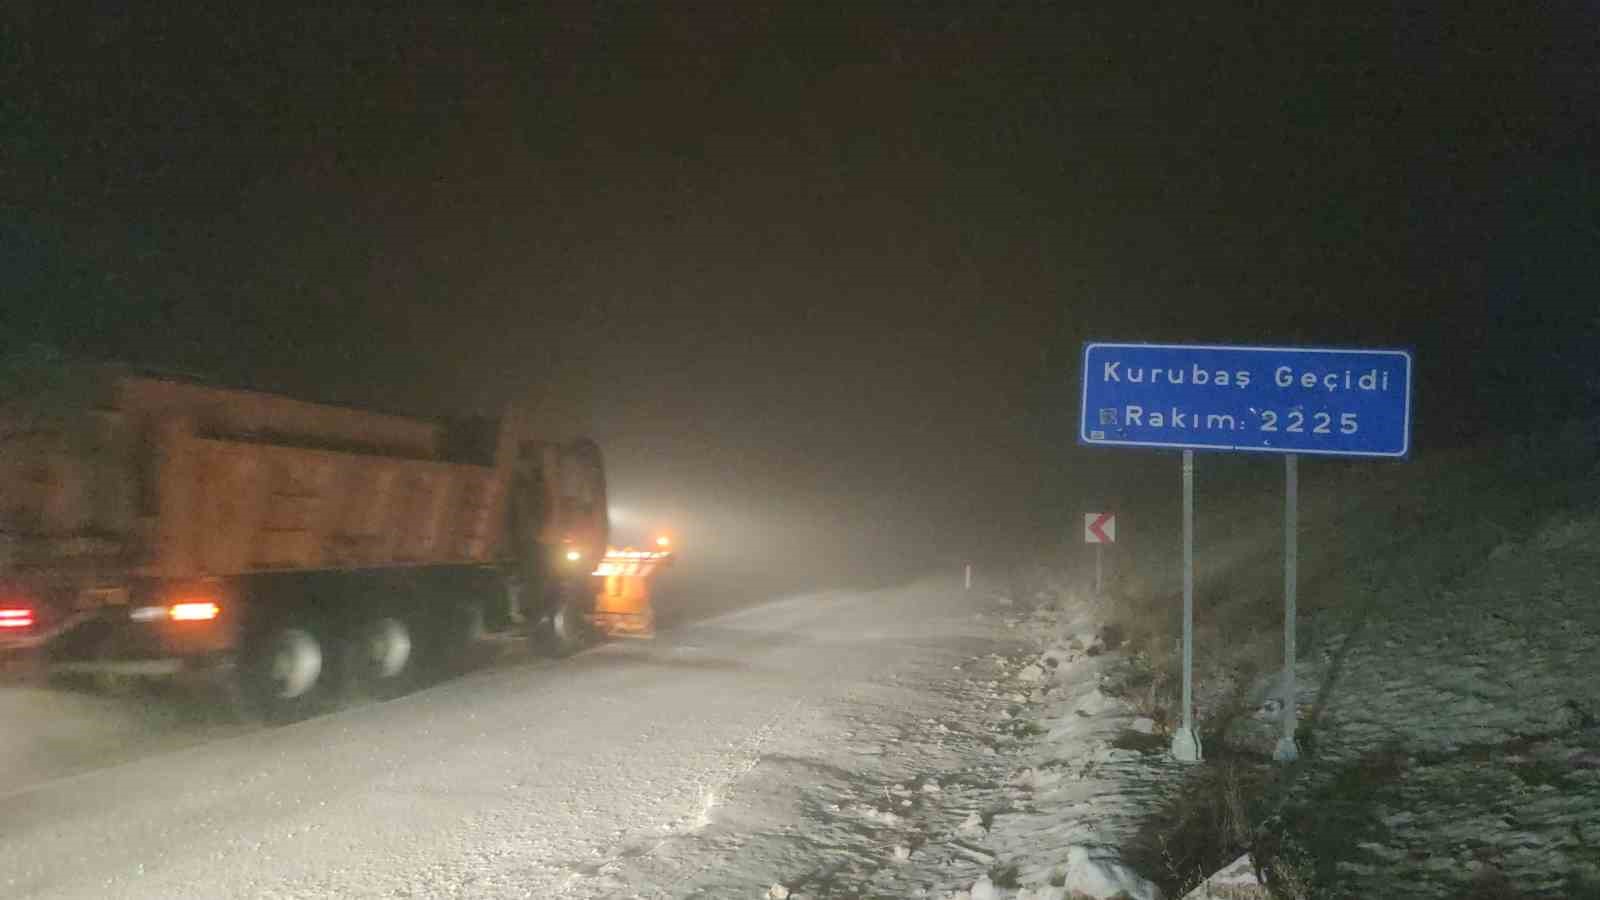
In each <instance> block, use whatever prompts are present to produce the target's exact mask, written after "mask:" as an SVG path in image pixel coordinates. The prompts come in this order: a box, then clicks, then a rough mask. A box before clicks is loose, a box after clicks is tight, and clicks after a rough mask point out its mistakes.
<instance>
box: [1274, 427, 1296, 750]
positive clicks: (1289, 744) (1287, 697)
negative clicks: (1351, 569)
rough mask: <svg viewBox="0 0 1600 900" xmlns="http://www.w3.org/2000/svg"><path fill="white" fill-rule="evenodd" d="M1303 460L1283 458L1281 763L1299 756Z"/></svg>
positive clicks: (1279, 742)
mask: <svg viewBox="0 0 1600 900" xmlns="http://www.w3.org/2000/svg"><path fill="white" fill-rule="evenodd" d="M1299 463H1300V458H1299V457H1298V456H1296V455H1295V454H1293V453H1291V454H1289V455H1288V456H1285V457H1284V458H1283V475H1284V479H1283V483H1284V490H1283V736H1282V737H1280V738H1278V747H1277V749H1276V750H1274V751H1273V753H1272V756H1273V758H1274V759H1276V760H1278V761H1279V762H1294V761H1295V760H1296V759H1298V758H1299V757H1300V747H1299V746H1298V745H1297V744H1296V743H1295V740H1294V736H1295V728H1296V726H1297V724H1298V723H1297V721H1296V720H1297V719H1298V718H1299V711H1298V704H1297V703H1296V701H1295V685H1294V625H1295V608H1294V607H1295V590H1296V588H1297V584H1296V581H1297V580H1298V578H1299V575H1300V572H1299V569H1300V465H1299Z"/></svg>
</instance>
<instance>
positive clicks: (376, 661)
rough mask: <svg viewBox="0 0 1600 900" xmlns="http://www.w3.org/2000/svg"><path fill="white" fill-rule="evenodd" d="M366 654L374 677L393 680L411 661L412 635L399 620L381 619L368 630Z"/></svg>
mask: <svg viewBox="0 0 1600 900" xmlns="http://www.w3.org/2000/svg"><path fill="white" fill-rule="evenodd" d="M366 652H367V664H368V665H369V666H370V667H371V669H370V671H371V672H372V675H373V677H375V678H380V679H382V678H393V677H395V676H396V675H399V674H400V673H401V672H402V671H403V670H404V669H405V667H406V663H407V662H410V660H411V633H410V632H409V631H407V630H406V626H405V623H403V622H401V621H399V620H398V619H379V620H378V621H376V622H373V623H372V625H371V626H370V627H369V628H368V629H367V640H366Z"/></svg>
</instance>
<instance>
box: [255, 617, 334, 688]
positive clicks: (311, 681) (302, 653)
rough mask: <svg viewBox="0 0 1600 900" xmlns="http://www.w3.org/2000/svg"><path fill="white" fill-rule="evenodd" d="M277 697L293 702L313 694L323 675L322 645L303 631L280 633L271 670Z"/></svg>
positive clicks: (270, 676)
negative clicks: (312, 691) (311, 692)
mask: <svg viewBox="0 0 1600 900" xmlns="http://www.w3.org/2000/svg"><path fill="white" fill-rule="evenodd" d="M267 674H268V679H269V682H270V684H271V685H272V693H273V696H275V697H277V698H278V699H280V700H293V699H295V698H296V697H301V696H304V695H305V694H306V692H308V691H310V690H311V688H312V686H313V685H315V684H316V683H317V678H318V677H319V676H320V675H321V674H322V646H321V645H320V644H318V643H317V639H316V638H314V637H312V636H311V635H309V634H307V633H306V632H304V631H300V630H299V629H290V630H288V631H284V632H282V633H280V634H279V636H278V639H277V640H276V641H275V642H274V644H273V648H272V656H271V661H270V664H269V666H268V669H267Z"/></svg>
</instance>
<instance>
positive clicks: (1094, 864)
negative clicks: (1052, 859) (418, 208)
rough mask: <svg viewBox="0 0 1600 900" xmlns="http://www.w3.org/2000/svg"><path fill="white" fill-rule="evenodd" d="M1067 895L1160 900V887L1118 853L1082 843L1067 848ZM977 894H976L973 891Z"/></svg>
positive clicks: (1097, 898) (1098, 899)
mask: <svg viewBox="0 0 1600 900" xmlns="http://www.w3.org/2000/svg"><path fill="white" fill-rule="evenodd" d="M1066 868H1067V871H1066V883H1065V887H1066V889H1067V895H1068V896H1073V895H1074V894H1082V895H1084V896H1086V897H1094V898H1096V900H1101V898H1111V897H1124V896H1125V897H1127V898H1129V900H1161V889H1160V888H1158V887H1156V886H1155V885H1154V884H1153V883H1151V882H1149V881H1146V880H1145V879H1143V878H1140V877H1139V876H1138V875H1135V874H1134V873H1133V871H1132V870H1131V869H1129V868H1128V867H1127V866H1125V865H1123V864H1122V861H1121V860H1120V859H1118V858H1117V857H1116V856H1113V855H1110V854H1106V853H1104V852H1103V851H1099V850H1091V849H1090V848H1088V847H1084V846H1081V845H1073V846H1071V847H1068V848H1067V867H1066ZM974 896H976V895H974Z"/></svg>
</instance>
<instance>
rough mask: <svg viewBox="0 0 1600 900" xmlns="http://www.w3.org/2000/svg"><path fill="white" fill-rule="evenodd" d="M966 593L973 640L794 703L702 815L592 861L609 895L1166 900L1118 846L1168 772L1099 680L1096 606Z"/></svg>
mask: <svg viewBox="0 0 1600 900" xmlns="http://www.w3.org/2000/svg"><path fill="white" fill-rule="evenodd" d="M974 596H975V598H976V597H977V596H980V595H979V594H978V592H974ZM975 602H976V603H979V604H980V608H979V609H978V610H976V611H974V612H973V614H972V626H973V627H972V629H971V630H972V635H971V636H969V637H968V638H967V639H966V640H964V641H960V642H955V643H952V642H950V641H948V640H941V641H938V642H931V641H930V642H928V644H927V645H926V646H925V647H923V648H922V651H921V653H920V654H918V660H917V662H916V663H914V664H913V665H911V666H909V667H907V668H904V669H901V670H899V671H897V672H895V673H894V674H892V675H890V676H887V677H885V678H882V679H878V680H874V681H871V682H866V683H858V684H855V685H853V686H852V687H851V688H850V690H849V691H848V693H847V694H846V695H845V696H843V697H840V698H838V700H837V701H836V702H833V703H829V704H824V705H819V706H812V707H808V708H806V709H804V710H791V711H787V712H785V714H784V716H783V717H782V718H783V722H784V725H783V727H782V728H781V729H779V730H777V732H776V733H773V734H769V735H765V736H764V737H763V739H762V741H761V745H760V748H759V752H754V753H752V754H750V758H749V764H748V766H747V767H745V769H744V770H743V771H742V772H741V773H740V774H739V776H738V777H737V778H736V779H734V780H732V781H730V782H729V783H728V784H727V785H726V786H725V787H724V788H723V789H722V790H721V791H720V792H719V794H718V796H716V797H715V798H708V801H707V806H706V809H705V811H704V815H703V816H702V819H703V820H702V821H701V822H699V823H697V824H696V826H695V827H694V828H692V829H688V830H686V831H685V832H684V833H682V834H680V835H677V836H673V837H666V838H663V839H662V840H659V841H642V842H638V844H637V846H633V847H632V848H631V849H625V851H624V852H620V853H618V854H614V855H613V856H612V858H609V859H607V860H606V861H604V862H603V863H601V864H600V865H601V867H603V868H604V870H605V872H604V874H605V876H606V881H607V882H608V883H609V884H610V886H611V887H610V891H611V893H608V894H607V896H619V897H620V896H634V897H693V896H705V897H752V898H754V897H766V898H780V900H824V898H868V897H882V898H899V897H929V898H949V900H998V898H1002V897H1004V898H1019V900H1066V898H1069V897H1070V898H1085V897H1087V898H1111V897H1120V896H1125V897H1128V898H1133V900H1145V898H1154V897H1158V896H1160V894H1159V893H1158V891H1157V890H1156V889H1155V887H1154V885H1152V884H1151V883H1150V882H1148V881H1146V880H1144V879H1142V878H1140V877H1138V876H1137V875H1136V874H1134V873H1133V872H1131V871H1129V870H1128V869H1127V868H1126V867H1123V866H1121V865H1120V864H1119V863H1118V862H1117V861H1116V848H1117V847H1118V846H1119V844H1120V843H1121V842H1122V841H1124V840H1126V839H1128V838H1129V837H1130V836H1131V835H1133V834H1134V833H1135V832H1136V830H1137V828H1138V825H1139V823H1140V821H1141V820H1142V818H1143V816H1144V815H1146V814H1148V813H1149V812H1150V810H1151V809H1152V808H1153V803H1154V801H1155V800H1156V799H1157V798H1158V796H1159V791H1160V790H1161V786H1162V784H1163V783H1165V782H1166V781H1170V780H1171V777H1170V774H1166V773H1162V772H1159V771H1157V772H1154V773H1152V772H1148V771H1145V769H1146V767H1147V764H1148V758H1147V757H1145V756H1144V754H1142V753H1140V752H1139V751H1138V750H1135V749H1129V748H1128V747H1127V746H1126V745H1121V746H1119V745H1120V744H1123V740H1124V736H1126V735H1129V734H1132V735H1135V736H1136V737H1141V738H1144V737H1147V734H1148V732H1150V731H1152V730H1153V729H1154V724H1153V723H1152V722H1150V721H1149V720H1143V721H1140V720H1139V719H1138V717H1137V715H1136V713H1135V711H1134V710H1133V708H1132V706H1131V704H1129V703H1127V702H1125V701H1122V700H1118V699H1116V698H1114V697H1111V696H1110V695H1108V694H1107V693H1106V692H1105V691H1104V690H1102V688H1101V683H1102V679H1103V678H1104V677H1105V672H1106V671H1107V669H1108V667H1109V666H1110V665H1111V663H1112V660H1113V659H1114V654H1112V653H1107V652H1104V651H1105V650H1106V646H1105V643H1104V635H1103V634H1102V631H1103V630H1102V629H1101V628H1099V626H1098V624H1097V623H1096V622H1095V621H1094V618H1093V616H1094V611H1093V610H1092V609H1090V607H1089V606H1088V605H1087V604H1084V603H1081V602H1079V601H1077V600H1076V599H1075V598H1072V597H1069V596H1067V595H1065V594H1063V595H1062V596H1060V597H1058V598H1053V599H1052V600H1051V601H1050V602H1049V603H1047V604H1040V605H1037V606H1036V607H1035V608H1032V609H1024V608H1023V607H1022V606H1021V605H1012V598H1011V597H1009V596H1003V595H998V594H997V595H993V596H988V597H986V598H985V599H983V600H976V599H975ZM1141 729H1142V730H1143V731H1144V732H1145V733H1146V734H1144V735H1141V734H1140V733H1139V732H1140V730H1141Z"/></svg>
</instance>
